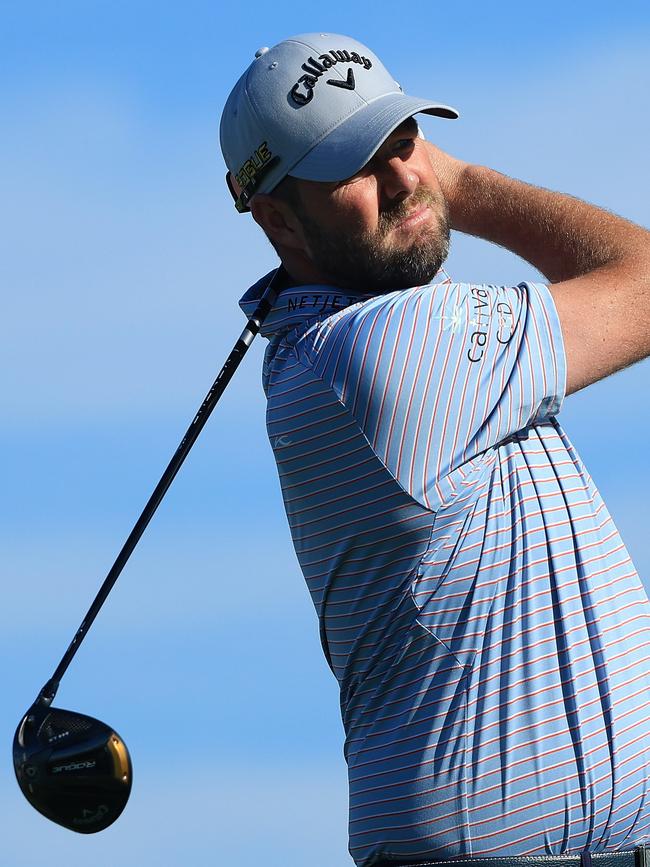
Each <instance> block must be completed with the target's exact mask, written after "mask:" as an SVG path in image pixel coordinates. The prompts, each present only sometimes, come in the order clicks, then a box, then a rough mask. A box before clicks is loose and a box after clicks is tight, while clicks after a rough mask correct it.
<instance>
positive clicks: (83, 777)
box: [13, 267, 285, 834]
mask: <svg viewBox="0 0 650 867" xmlns="http://www.w3.org/2000/svg"><path fill="white" fill-rule="evenodd" d="M284 278H285V272H284V271H283V269H282V268H281V267H280V268H278V269H277V271H275V272H274V273H273V274H272V276H271V280H270V282H269V284H268V286H267V288H266V289H265V291H264V293H263V295H262V297H261V298H260V301H259V304H258V305H257V307H256V309H255V312H254V313H253V315H252V316H251V317H250V319H249V320H248V322H247V323H246V327H245V328H244V330H243V331H242V333H241V335H240V336H239V339H238V340H237V342H236V343H235V346H234V347H233V349H232V351H231V353H230V355H229V356H228V358H227V359H226V361H225V364H224V365H223V367H222V368H221V370H220V371H219V373H218V374H217V378H216V379H215V381H214V382H213V384H212V387H211V388H210V391H209V392H208V393H207V395H206V397H205V399H204V401H203V403H202V404H201V406H200V408H199V411H198V412H197V414H196V416H195V417H194V419H193V421H192V423H191V424H190V426H189V428H188V429H187V432H186V433H185V436H184V437H183V439H182V440H181V442H180V445H179V446H178V448H177V449H176V452H175V453H174V456H173V457H172V459H171V461H170V462H169V464H168V466H167V469H166V470H165V472H164V473H163V475H162V477H161V479H160V481H159V482H158V484H157V485H156V487H155V489H154V491H153V493H152V495H151V497H150V498H149V500H148V502H147V504H146V506H145V507H144V509H143V511H142V514H141V515H140V517H139V518H138V520H137V521H136V523H135V526H134V527H133V529H132V530H131V533H130V534H129V536H128V538H127V540H126V542H125V543H124V546H123V547H122V550H121V551H120V553H119V554H118V556H117V559H116V560H115V563H113V566H112V567H111V569H110V571H109V573H108V575H107V576H106V578H105V579H104V583H103V584H102V586H101V587H100V588H99V592H98V593H97V595H96V597H95V599H94V601H93V603H92V605H91V606H90V608H89V609H88V612H87V613H86V616H85V617H84V619H83V620H82V622H81V626H80V627H79V629H78V630H77V632H76V633H75V636H74V638H73V639H72V642H71V643H70V645H69V647H68V649H67V650H66V652H65V653H64V655H63V657H62V659H61V662H60V663H59V664H58V666H57V668H56V670H55V671H54V674H53V675H52V677H51V678H50V679H49V680H48V681H47V683H46V684H45V686H44V687H43V688H42V689H41V691H40V693H39V694H38V696H37V698H36V700H35V701H34V704H33V705H32V706H31V707H30V708H29V710H28V711H27V713H26V714H25V715H24V717H23V718H22V720H21V721H20V723H19V724H18V728H17V729H16V734H15V736H14V741H13V758H14V769H15V771H16V778H17V780H18V785H19V786H20V788H21V790H22V792H23V794H24V795H25V797H26V798H27V800H28V801H29V803H30V804H31V805H32V806H33V807H34V808H35V809H37V810H38V811H39V812H40V813H42V814H43V815H44V816H46V817H47V818H48V819H51V820H52V821H53V822H57V823H58V824H59V825H63V827H65V828H69V829H70V830H72V831H78V832H79V833H82V834H92V833H94V832H96V831H102V830H103V829H104V828H107V827H108V826H109V825H111V824H112V823H113V822H114V821H115V820H116V819H117V817H118V816H119V815H120V813H121V812H122V810H123V809H124V807H125V806H126V802H127V801H128V799H129V794H130V792H131V782H132V778H133V772H132V767H131V759H130V757H129V751H128V750H127V748H126V744H125V743H124V741H123V740H122V739H121V737H120V736H119V735H118V734H117V732H115V731H114V730H113V729H112V728H111V727H110V726H107V725H106V724H105V723H103V722H100V721H99V720H97V719H94V718H93V717H90V716H85V715H84V714H81V713H77V712H76V711H69V710H63V709H61V708H55V707H52V701H53V700H54V697H55V696H56V693H57V690H58V688H59V684H60V682H61V678H62V677H63V675H64V674H65V672H66V670H67V668H68V666H69V665H70V663H71V661H72V659H73V657H74V655H75V654H76V652H77V650H79V646H80V645H81V642H82V641H83V639H84V638H85V636H86V634H87V632H88V630H89V629H90V627H91V625H92V623H93V621H94V619H95V617H96V616H97V614H98V613H99V610H100V609H101V607H102V605H103V604H104V602H105V601H106V598H107V596H108V594H109V593H110V592H111V590H112V588H113V585H114V584H115V582H116V581H117V579H118V577H119V575H120V573H121V571H122V569H123V568H124V566H125V565H126V563H127V561H128V559H129V557H130V556H131V554H132V553H133V550H134V549H135V546H136V545H137V544H138V541H139V540H140V538H141V536H142V534H143V533H144V531H145V529H146V527H147V525H148V523H149V521H150V520H151V518H152V517H153V515H154V513H155V511H156V509H157V508H158V506H159V505H160V503H161V502H162V499H163V497H164V496H165V494H166V492H167V490H168V488H169V486H170V485H171V483H172V481H173V480H174V477H175V476H176V473H177V472H178V471H179V469H180V467H181V465H182V463H183V461H184V460H185V458H186V457H187V455H188V453H189V451H190V449H191V448H192V446H193V445H194V443H195V442H196V440H197V437H198V436H199V434H200V433H201V431H202V429H203V427H204V425H205V423H206V421H207V420H208V418H209V416H210V413H211V412H212V410H213V409H214V407H215V406H216V404H217V401H218V400H219V398H220V397H221V395H222V394H223V392H224V390H225V388H226V386H227V385H228V383H229V382H230V380H231V378H232V376H233V374H234V372H235V370H236V369H237V367H238V366H239V363H240V361H241V360H242V358H243V357H244V355H245V354H246V351H247V350H248V347H249V346H250V345H251V343H252V342H253V339H254V338H255V336H256V334H257V333H258V332H259V330H260V327H261V325H262V322H263V321H264V319H265V318H266V316H267V315H268V313H269V311H270V310H271V308H272V307H273V303H274V301H275V298H276V296H277V293H278V291H279V289H280V287H281V285H282V281H283V279H284Z"/></svg>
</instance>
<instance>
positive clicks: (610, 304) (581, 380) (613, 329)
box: [549, 260, 650, 394]
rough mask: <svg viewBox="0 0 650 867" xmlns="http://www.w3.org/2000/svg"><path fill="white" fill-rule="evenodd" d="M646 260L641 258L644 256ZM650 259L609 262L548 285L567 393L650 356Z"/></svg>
mask: <svg viewBox="0 0 650 867" xmlns="http://www.w3.org/2000/svg"><path fill="white" fill-rule="evenodd" d="M641 262H643V260H641ZM649 282H650V262H649V263H648V264H647V265H646V267H645V269H644V267H643V265H642V264H641V263H639V262H637V263H636V264H635V268H634V270H633V269H631V268H624V267H622V266H613V265H606V266H603V267H601V268H598V269H596V270H594V271H591V272H590V273H588V274H585V275H583V276H581V277H576V278H573V279H571V280H565V281H563V282H561V283H555V284H552V285H551V286H549V289H550V291H551V294H552V295H553V298H554V301H555V306H556V308H557V312H558V316H559V319H560V323H561V327H562V335H563V338H564V346H565V353H566V361H567V394H571V393H573V392H575V391H578V390H579V389H581V388H584V387H585V386H587V385H590V384H591V383H593V382H597V381H598V380H600V379H603V378H604V377H606V376H609V375H610V374H612V373H615V372H616V371H618V370H622V369H623V368H625V367H629V366H630V365H631V364H634V363H635V362H637V361H640V360H641V359H642V358H645V357H646V356H648V354H650V315H649V310H650V295H649V291H648V285H649Z"/></svg>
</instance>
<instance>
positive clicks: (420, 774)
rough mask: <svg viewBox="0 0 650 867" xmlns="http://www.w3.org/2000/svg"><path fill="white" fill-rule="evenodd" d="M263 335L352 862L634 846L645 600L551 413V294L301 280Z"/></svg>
mask: <svg viewBox="0 0 650 867" xmlns="http://www.w3.org/2000/svg"><path fill="white" fill-rule="evenodd" d="M266 282H267V281H266V279H265V280H264V281H260V283H259V284H256V286H255V287H252V289H251V290H249V292H248V293H247V295H246V296H244V298H243V299H242V302H241V303H242V307H243V309H244V310H245V311H246V312H249V313H250V312H252V308H253V307H254V300H253V299H254V298H256V297H257V296H258V295H259V292H260V289H261V288H263V286H265V285H266ZM262 333H263V334H265V335H266V336H267V337H268V338H269V340H270V344H269V346H268V348H267V353H266V358H265V367H264V388H265V391H266V394H267V398H268V416H267V424H268V432H269V436H270V440H271V444H272V446H273V451H274V454H275V458H276V461H277V465H278V470H279V474H280V481H281V485H282V493H283V497H284V503H285V507H286V512H287V516H288V519H289V524H290V527H291V533H292V536H293V541H294V545H295V549H296V553H297V556H298V560H299V562H300V565H301V567H302V571H303V573H304V576H305V579H306V581H307V584H308V587H309V591H310V593H311V595H312V598H313V602H314V605H315V607H316V611H317V613H318V617H319V623H320V630H321V638H322V644H323V648H324V651H325V654H326V656H327V659H328V662H329V664H330V666H331V668H332V671H333V672H334V674H335V676H336V678H337V680H338V682H339V685H340V691H341V712H342V716H343V722H344V726H345V732H346V743H345V755H346V760H347V764H348V773H349V785H350V852H351V854H352V856H353V858H354V860H355V862H356V864H358V865H364V867H369V865H372V864H373V863H375V862H376V861H378V860H381V859H386V860H390V859H395V860H396V861H399V859H404V860H408V859H411V860H413V859H421V860H426V859H427V858H431V859H447V858H451V857H455V856H461V855H465V856H469V855H472V856H478V855H484V856H486V855H487V856H496V855H505V854H508V855H515V854H559V853H564V852H578V851H581V850H585V849H589V850H591V851H602V850H605V849H609V850H615V849H620V848H630V847H632V846H633V845H634V844H635V843H636V842H639V841H642V840H646V839H647V838H648V835H649V834H650V801H649V799H648V794H649V793H650V767H649V762H650V739H649V735H650V712H649V710H650V689H649V687H650V667H649V665H648V662H649V660H650V618H649V615H650V605H649V603H648V599H647V597H646V594H645V592H644V590H643V589H642V586H641V583H640V581H639V577H638V575H637V574H636V572H635V569H634V567H633V565H632V563H631V561H630V558H629V556H628V554H627V551H626V550H625V547H624V545H623V542H622V541H621V538H620V536H619V534H618V532H617V530H616V527H615V526H614V524H613V522H612V519H611V518H610V516H609V514H608V512H607V509H606V508H605V505H604V504H603V501H602V500H601V498H600V496H599V494H598V491H597V490H596V488H595V486H594V484H593V482H592V480H591V478H590V477H589V475H588V473H587V471H586V470H585V468H584V466H583V464H582V463H581V461H580V458H579V457H578V455H577V454H576V452H575V450H574V449H573V447H572V445H571V443H570V442H569V440H568V439H567V437H566V435H565V433H564V431H563V430H562V428H561V427H560V425H559V424H558V421H557V419H556V416H557V414H558V412H559V410H560V407H561V404H562V400H563V396H564V388H565V358H564V349H563V344H562V337H561V331H560V325H559V321H558V317H557V313H556V310H555V307H554V303H553V300H552V297H551V295H550V294H549V291H548V289H547V288H546V287H545V286H543V285H540V284H526V283H524V284H521V285H520V286H517V287H498V286H472V285H468V284H458V283H452V282H451V281H446V282H443V283H437V284H433V285H429V286H423V287H418V288H414V289H409V290H405V291H399V292H393V293H390V294H385V295H380V296H375V297H368V296H350V295H348V294H346V293H345V292H343V291H340V290H337V289H333V288H332V287H328V286H301V287H298V288H290V289H286V290H284V291H283V292H281V294H280V295H279V297H278V300H277V302H276V304H275V307H274V310H273V312H272V313H271V314H270V316H269V318H268V319H267V321H266V323H265V325H264V327H263V330H262Z"/></svg>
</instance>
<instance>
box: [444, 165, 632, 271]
mask: <svg viewBox="0 0 650 867" xmlns="http://www.w3.org/2000/svg"><path fill="white" fill-rule="evenodd" d="M454 174H455V178H454V184H453V193H452V194H451V195H449V196H448V203H449V207H450V217H451V224H452V228H454V229H457V230H458V231H461V232H465V233H467V234H470V235H476V236H478V237H480V238H484V239H485V240H487V241H491V242H493V243H495V244H499V245H500V246H502V247H505V248H506V249H508V250H511V251H512V252H513V253H516V254H517V255H519V256H521V257H522V258H523V259H526V260H527V261H528V262H530V263H531V264H532V265H534V266H535V267H536V268H537V269H538V270H539V271H541V273H542V274H544V276H545V277H546V278H547V280H549V282H552V283H558V282H560V281H563V280H569V279H571V278H574V277H578V276H581V275H583V274H586V273H588V272H590V271H594V270H596V269H599V268H604V267H608V266H616V267H620V266H623V267H624V266H625V263H626V262H629V263H630V264H631V263H632V262H633V261H634V260H635V259H637V256H638V255H644V256H645V258H646V259H647V250H648V237H649V235H648V232H646V231H645V230H644V229H642V228H640V227H639V226H635V225H634V224H633V223H630V222H628V221H627V220H624V219H622V218H620V217H617V216H614V215H613V214H610V213H608V212H607V211H604V210H602V209H600V208H596V207H594V206H593V205H589V204H587V203H585V202H582V201H580V200H579V199H575V198H573V197H571V196H567V195H564V194H562V193H554V192H551V191H549V190H545V189H541V188H539V187H534V186H531V185H530V184H525V183H523V182H521V181H516V180H513V179H511V178H508V177H506V176H504V175H501V174H499V173H498V172H496V171H493V170H492V169H489V168H485V167H482V166H473V165H467V164H459V165H458V166H457V169H456V171H455V173H454ZM443 191H444V187H443ZM637 263H638V259H637Z"/></svg>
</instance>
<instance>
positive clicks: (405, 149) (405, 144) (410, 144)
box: [393, 137, 415, 154]
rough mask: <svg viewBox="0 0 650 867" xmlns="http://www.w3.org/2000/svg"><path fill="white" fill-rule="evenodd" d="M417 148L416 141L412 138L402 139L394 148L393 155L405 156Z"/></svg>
mask: <svg viewBox="0 0 650 867" xmlns="http://www.w3.org/2000/svg"><path fill="white" fill-rule="evenodd" d="M414 147H415V139H414V138H413V137H411V138H400V139H398V140H397V141H396V142H395V144H394V146H393V153H396V154H405V153H409V152H410V151H411V150H413V148H414Z"/></svg>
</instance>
